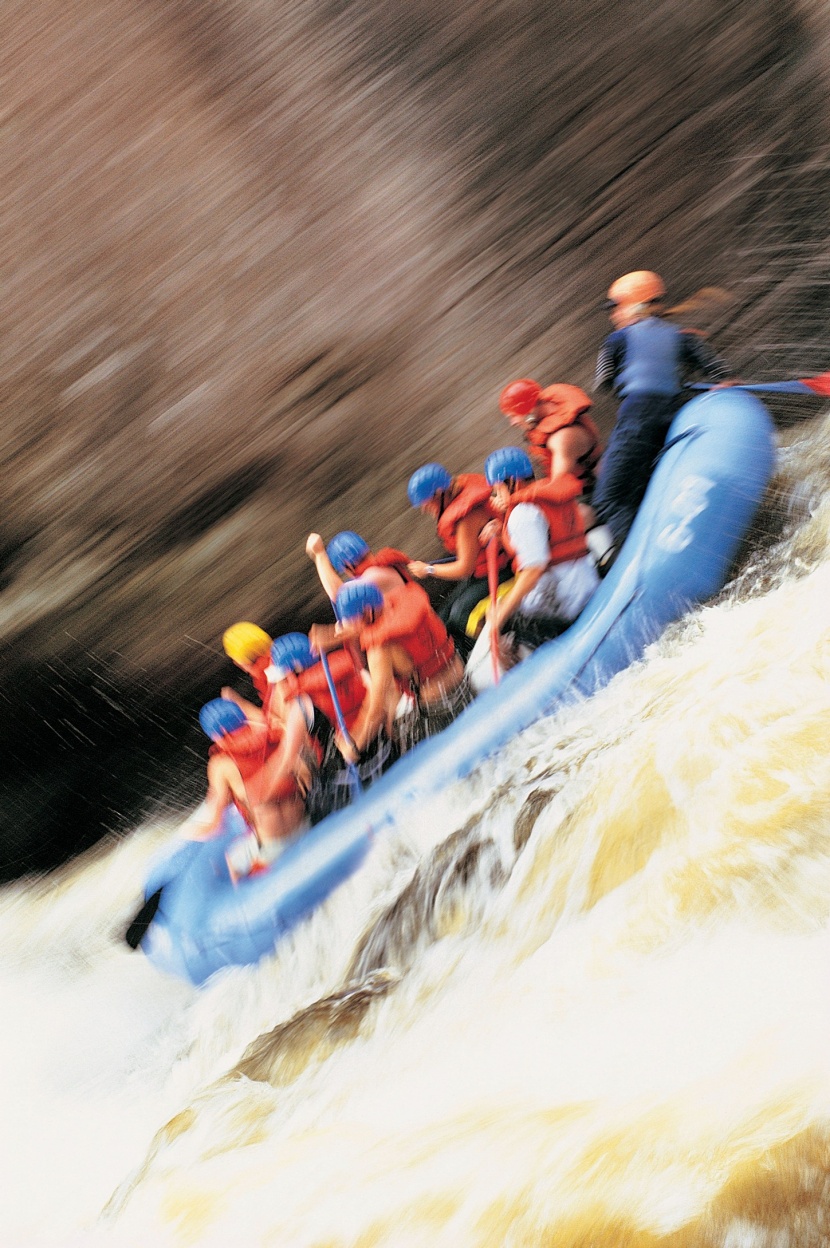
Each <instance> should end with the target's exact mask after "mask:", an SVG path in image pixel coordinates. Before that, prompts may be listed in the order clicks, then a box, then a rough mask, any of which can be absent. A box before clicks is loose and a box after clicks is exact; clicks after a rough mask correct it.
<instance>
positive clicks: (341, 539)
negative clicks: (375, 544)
mask: <svg viewBox="0 0 830 1248" xmlns="http://www.w3.org/2000/svg"><path fill="white" fill-rule="evenodd" d="M368 553H369V543H368V542H364V540H363V538H362V537H361V536H360V534H359V533H353V532H352V530H351V529H344V530H343V532H342V533H335V535H334V537H333V538H332V539H331V541H330V542H329V544H328V546H327V547H326V554H327V555H328V557H329V561H330V563H331V566H332V567H333V568H334V570H335V572H336V573H337V575H338V576H342V575H343V573H344V572H345V571H346V569H347V568H350V567H351V568H353V567H355V566H356V565H357V564H358V563H360V561H361V559H365V558H366V556H367V555H368Z"/></svg>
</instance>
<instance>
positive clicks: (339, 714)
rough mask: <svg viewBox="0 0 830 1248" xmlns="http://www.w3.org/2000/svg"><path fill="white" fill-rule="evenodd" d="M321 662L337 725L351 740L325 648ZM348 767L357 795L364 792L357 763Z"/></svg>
mask: <svg viewBox="0 0 830 1248" xmlns="http://www.w3.org/2000/svg"><path fill="white" fill-rule="evenodd" d="M320 662H321V663H322V665H323V675H324V676H325V678H326V684H327V685H328V687H329V695H330V697H331V703H332V706H333V707H334V715H335V718H336V720H337V727H338V728H339V729H340V735H341V737H342V738H343V740H344V741H350V740H351V738H350V736H349V730H348V728H347V727H346V720H345V718H344V717H343V708H342V707H341V705H340V699H339V697H338V696H337V689H336V688H335V684H334V678H333V677H332V674H331V668H330V667H329V660H328V655H327V654H326V652H325V650H321V651H320ZM346 768H347V770H348V773H349V780H350V782H351V785H352V788H353V789H354V792H355V795H357V794H358V793H362V791H363V785H362V784H361V783H360V774H359V772H358V770H357V764H356V763H347V764H346Z"/></svg>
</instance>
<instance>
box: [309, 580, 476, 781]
mask: <svg viewBox="0 0 830 1248" xmlns="http://www.w3.org/2000/svg"><path fill="white" fill-rule="evenodd" d="M335 609H336V612H337V616H338V620H339V624H338V625H337V626H335V629H332V628H331V627H330V626H326V625H318V624H316V625H314V627H313V628H312V630H311V642H312V645H313V646H314V647H315V649H318V650H319V649H327V648H329V646H330V645H331V644H332V641H335V642H339V641H342V640H344V639H354V640H356V641H357V643H358V645H359V646H360V648H361V650H362V651H363V652H364V654H365V655H366V663H367V666H368V669H369V694H368V697H367V699H366V701H365V702H364V704H363V706H362V707H361V709H360V714H359V715H358V717H357V719H356V721H355V723H354V725H353V727H352V729H351V732H350V739H349V740H348V741H345V740H343V738H342V737H341V736H340V735H339V734H338V746H339V748H340V751H341V753H342V754H343V757H344V758H345V759H346V760H347V761H348V762H354V761H357V760H358V759H359V758H360V756H361V754H362V752H363V751H364V750H365V749H366V748H367V746H368V744H369V743H370V742H371V741H372V740H373V739H374V738H375V737H376V736H377V734H378V732H379V731H380V729H381V728H382V726H383V725H384V724H386V726H387V728H388V729H389V731H390V732H391V734H392V737H393V740H394V741H395V743H396V744H397V746H398V748H399V749H400V752H401V753H402V754H403V753H405V752H406V750H408V749H411V748H412V746H413V745H416V744H417V743H418V742H419V741H422V740H424V739H425V738H426V737H431V736H433V735H435V734H436V733H438V732H441V731H442V730H443V729H444V728H446V727H447V726H448V725H449V724H450V723H452V721H453V720H454V719H455V717H456V715H458V714H459V712H460V711H462V710H463V709H464V707H465V706H469V704H470V702H471V701H472V697H473V694H472V690H471V689H470V686H469V684H468V682H467V679H466V676H465V674H464V666H463V664H462V662H461V660H460V659H459V657H458V655H457V654H456V653H455V646H454V644H453V641H452V638H451V637H449V636H448V634H447V630H446V629H445V627H444V625H443V624H442V623H441V621H440V620H439V618H438V616H437V615H436V614H435V612H434V611H433V609H432V607H431V606H430V602H429V598H428V596H427V594H426V591H425V590H424V589H422V588H421V586H420V585H415V584H412V585H402V586H401V588H400V589H396V590H393V591H392V592H391V593H390V594H387V595H386V597H385V598H384V596H383V594H381V592H380V590H379V589H378V588H377V586H376V585H371V584H368V583H367V582H366V581H363V580H358V581H349V582H348V583H347V584H346V585H344V586H343V588H342V589H341V590H340V592H339V593H338V595H337V599H336V602H335ZM400 689H404V690H405V691H406V693H407V698H406V703H407V705H406V708H405V713H403V714H401V713H400V710H399V712H398V714H397V715H395V716H394V719H393V718H392V716H393V714H394V708H395V707H396V705H397V704H398V703H399V701H400V694H399V691H400Z"/></svg>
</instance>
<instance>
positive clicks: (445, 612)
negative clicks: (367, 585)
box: [407, 463, 510, 659]
mask: <svg viewBox="0 0 830 1248" xmlns="http://www.w3.org/2000/svg"><path fill="white" fill-rule="evenodd" d="M407 495H408V497H409V501H410V503H411V505H412V506H413V507H417V508H419V509H420V510H421V511H422V512H424V513H425V514H426V515H429V516H431V517H432V518H433V520H435V523H436V526H437V531H438V537H439V538H440V540H441V542H442V543H443V545H444V548H445V550H447V551H448V552H449V553H450V554H451V555H452V556H453V558H452V559H450V560H449V561H446V562H442V563H426V562H424V561H423V560H421V559H413V560H412V562H411V563H410V564H409V571H410V572H411V574H412V575H413V576H415V577H417V578H418V580H419V581H420V580H423V579H424V577H427V576H431V577H435V578H436V579H437V580H439V581H449V582H455V586H454V588H453V589H452V591H451V593H450V594H449V596H448V597H447V598H446V599H445V600H444V602H442V604H441V606H440V607H439V609H438V615H439V617H440V618H441V620H443V622H444V624H445V625H446V626H447V629H448V630H449V632H450V634H451V635H452V638H453V640H454V641H455V645H456V649H457V650H458V652H459V654H460V655H461V657H462V659H466V658H467V656H468V655H469V653H470V651H471V650H472V648H473V644H474V642H475V638H476V635H477V633H478V632H479V631H480V626H479V628H478V629H476V630H474V631H472V632H471V631H470V624H469V619H470V613H471V612H472V611H473V609H474V608H475V607H476V606H477V605H478V603H480V602H481V600H482V599H483V598H486V597H487V595H488V593H489V588H488V582H487V551H486V550H485V548H484V547H483V546H482V545H481V540H480V539H481V533H482V530H483V529H484V527H485V525H486V524H488V523H489V521H490V520H492V519H493V516H494V514H495V513H494V512H493V511H492V510H491V508H490V486H489V485H488V484H487V481H486V479H485V478H484V477H483V476H482V475H481V474H480V473H474V472H469V473H460V474H459V475H458V476H455V477H452V476H450V474H449V472H448V471H447V469H446V468H445V467H444V465H443V464H437V463H431V464H424V465H423V467H421V468H419V469H418V470H417V472H413V474H412V476H411V477H410V478H409V484H408V486H407ZM498 572H499V577H498V579H499V582H500V583H501V582H503V581H505V580H508V579H509V578H510V569H509V560H508V557H507V555H506V554H505V553H504V551H503V550H501V549H499V558H498Z"/></svg>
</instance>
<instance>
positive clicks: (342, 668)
mask: <svg viewBox="0 0 830 1248" xmlns="http://www.w3.org/2000/svg"><path fill="white" fill-rule="evenodd" d="M329 672H330V675H331V679H332V684H333V685H334V692H335V695H336V697H337V703H338V707H339V709H340V713H341V714H342V716H343V720H344V722H345V724H346V729H347V731H348V730H350V729H351V728H352V727H353V726H354V724H355V722H356V720H357V718H358V716H359V714H360V709H361V707H362V706H363V703H364V702H365V701H366V697H367V687H366V684H365V683H364V681H363V673H362V670H361V669H359V668H358V666H357V664H356V663H355V660H354V658H353V656H352V654H351V652H350V651H348V650H342V649H341V650H333V651H332V652H331V655H330V656H329ZM266 674H267V677H268V680H269V681H270V682H271V683H272V688H273V691H274V692H273V696H274V700H275V701H276V700H277V699H278V700H279V701H280V703H281V704H282V705H283V707H285V708H286V711H285V717H286V719H287V721H288V722H289V723H291V722H292V717H293V716H294V715H295V714H296V713H297V712H299V713H300V714H301V715H302V717H303V723H304V726H305V728H306V731H307V733H308V738H309V742H310V745H311V748H312V752H313V758H312V763H311V767H310V783H309V787H308V793H307V796H306V810H307V812H308V816H309V819H310V820H311V823H312V824H315V823H319V822H320V820H321V819H324V818H325V817H326V815H330V814H331V813H332V812H333V811H335V810H342V809H343V807H345V806H348V805H349V803H350V802H351V801H352V800H353V798H354V794H355V788H356V784H355V781H357V784H358V785H359V786H360V787H361V788H367V787H368V786H369V785H371V784H372V783H373V782H374V781H375V780H377V779H379V778H380V776H381V775H382V774H383V772H384V771H385V770H386V769H387V767H389V766H390V765H391V763H393V762H394V761H395V759H396V758H397V756H398V754H397V750H395V749H394V748H393V746H392V742H391V740H390V738H389V736H388V735H387V733H386V732H385V731H384V730H383V728H381V729H380V731H379V732H378V734H377V736H376V737H375V739H374V740H373V741H372V742H370V743H369V745H368V746H367V748H366V749H365V750H364V751H363V753H362V754H361V758H360V763H359V765H358V766H357V767H356V768H355V767H349V766H347V765H345V764H344V760H343V756H342V754H341V753H340V751H339V749H338V748H337V742H336V727H335V725H336V723H337V712H336V710H335V706H334V699H333V698H332V695H331V691H330V689H329V685H328V681H327V679H326V673H325V671H324V669H323V664H322V663H321V661H320V658H319V656H318V655H316V654H315V653H314V651H313V650H312V648H311V642H310V641H309V639H308V637H307V636H306V634H305V633H286V634H285V635H284V636H282V637H277V639H276V640H275V641H274V643H273V645H272V646H271V666H270V667H269V668H268V669H267V673H266ZM355 771H356V772H357V774H356V776H355Z"/></svg>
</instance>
